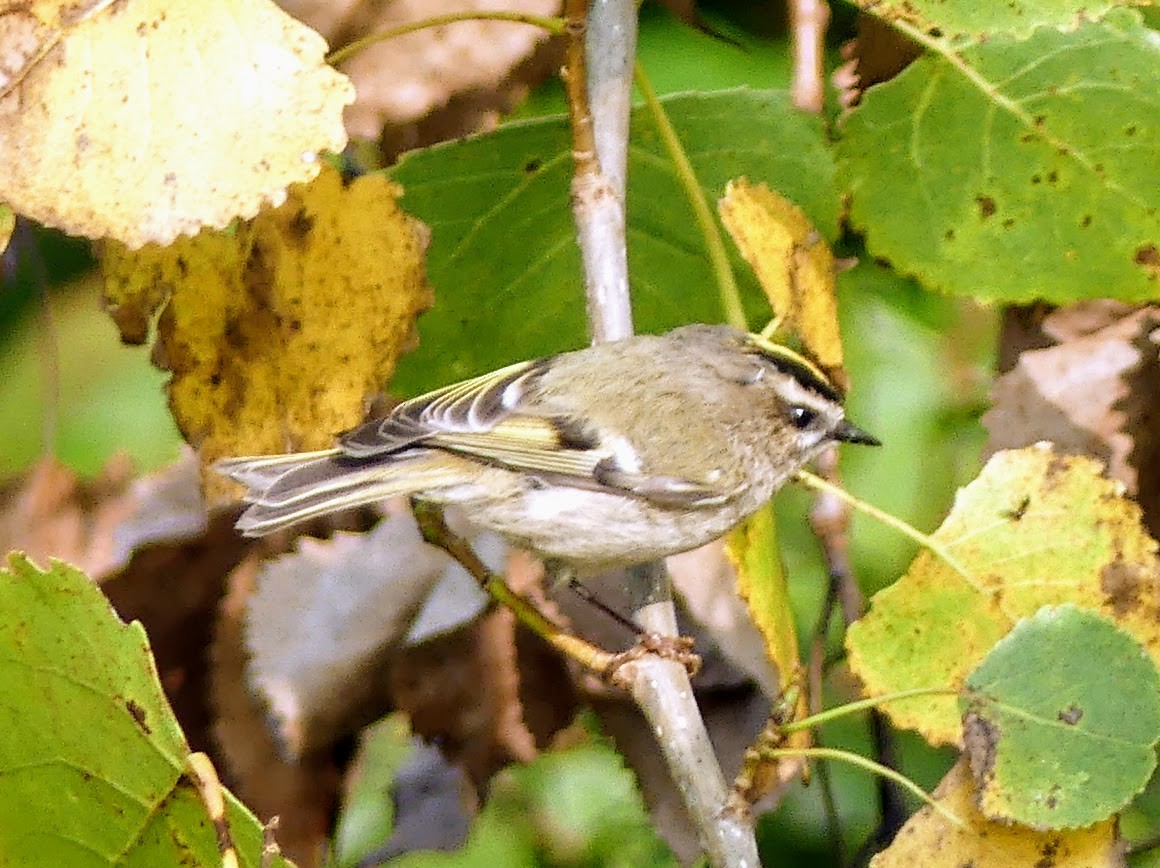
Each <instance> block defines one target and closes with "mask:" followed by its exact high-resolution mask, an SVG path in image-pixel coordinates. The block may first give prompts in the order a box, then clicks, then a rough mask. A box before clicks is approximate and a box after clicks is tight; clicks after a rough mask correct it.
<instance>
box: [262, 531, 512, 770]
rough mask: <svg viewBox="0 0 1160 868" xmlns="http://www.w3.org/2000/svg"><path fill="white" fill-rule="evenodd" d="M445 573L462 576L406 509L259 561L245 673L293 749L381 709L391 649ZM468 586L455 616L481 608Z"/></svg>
mask: <svg viewBox="0 0 1160 868" xmlns="http://www.w3.org/2000/svg"><path fill="white" fill-rule="evenodd" d="M475 544H476V546H477V548H480V551H481V553H482V554H483V556H484V557H486V558H487V560H489V561H493V562H494V561H495V559H496V558H497V557H499V558H502V554H501V553H500V550H499V547H501V546H502V543H500V542H499V539H498V537H495V536H494V535H492V536H489V537H488V538H487V539H485V540H482V546H481V541H480V540H476V541H475ZM447 572H458V573H461V574H464V575H465V571H464V570H463V568H462V567H460V566H458V565H457V564H454V563H453V562H452V561H451V559H450V558H449V557H448V556H447V555H446V554H445V553H444V552H443V551H441V550H440V549H437V548H435V547H434V546H431V545H429V544H427V543H426V542H424V541H423V538H422V535H421V534H420V532H419V528H418V525H417V524H416V523H415V519H414V518H413V517H412V515H411V513H410V512H409V511H407V510H406V509H402V510H400V511H397V512H396V513H394V514H392V515H389V516H388V517H387V518H385V519H384V520H383V521H381V522H379V524H378V525H376V526H375V527H374V528H373V529H372V530H371V531H369V532H368V533H365V534H347V533H337V534H335V535H334V537H333V538H331V539H329V540H326V541H321V540H313V539H309V538H301V539H300V540H299V544H298V549H297V551H295V552H294V553H292V554H288V555H284V556H282V557H279V558H276V559H274V560H271V561H269V562H267V563H265V564H263V566H262V567H261V569H260V570H259V574H258V577H257V590H256V591H255V593H254V594H253V596H252V597H251V599H250V603H249V611H248V613H247V615H246V635H245V641H246V648H247V651H248V655H249V659H250V662H249V666H248V669H247V672H248V680H249V684H250V686H251V688H252V689H253V691H254V692H255V694H256V695H257V696H258V697H259V698H260V699H261V700H262V701H263V702H264V703H265V704H266V706H267V707H268V709H269V711H270V714H271V717H272V719H273V721H274V723H275V724H276V727H277V732H278V737H279V739H280V740H281V743H282V745H283V747H284V749H285V750H286V751H287V753H288V754H289V755H290V756H291V757H300V756H302V755H303V754H306V753H310V752H311V751H314V750H317V749H319V748H321V747H325V746H327V745H330V744H332V743H333V742H334V741H335V739H336V738H338V737H339V736H343V735H346V734H348V733H350V732H353V731H355V730H357V729H358V727H360V726H363V725H365V724H367V723H369V722H370V721H372V720H375V719H376V718H378V717H379V716H380V715H382V714H383V713H384V712H385V711H386V707H385V694H384V685H385V683H386V682H385V678H386V670H387V667H388V666H389V665H390V660H391V655H392V653H393V651H394V649H395V648H396V647H398V646H399V645H401V644H402V643H403V641H404V638H405V637H406V636H407V634H408V632H409V630H410V629H411V627H412V624H413V623H414V621H415V620H416V616H417V615H418V613H419V612H420V610H421V609H422V608H423V606H424V603H425V601H426V600H427V598H428V597H429V596H430V594H431V592H432V588H433V587H435V586H436V584H437V583H438V582H439V580H440V579H441V578H442V577H443V576H444V574H445V573H447ZM469 581H470V580H469ZM476 593H477V596H476V598H475V600H474V602H475V605H474V606H473V607H471V608H468V609H466V610H465V611H462V612H460V613H459V614H460V621H461V622H462V621H464V620H466V619H469V618H471V617H473V616H475V615H477V614H478V613H479V611H480V610H481V609H482V600H481V599H480V597H481V596H482V591H479V590H478V587H477V588H476Z"/></svg>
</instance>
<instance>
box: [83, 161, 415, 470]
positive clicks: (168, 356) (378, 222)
mask: <svg viewBox="0 0 1160 868" xmlns="http://www.w3.org/2000/svg"><path fill="white" fill-rule="evenodd" d="M399 193H400V190H399V188H398V187H396V186H395V185H393V184H392V183H391V182H390V181H387V180H386V179H385V178H383V177H382V176H379V175H368V176H365V177H362V178H359V179H358V180H356V181H354V182H353V183H351V184H350V185H349V186H344V185H343V181H342V178H341V177H340V175H339V173H338V172H337V171H335V170H334V169H332V168H329V167H327V168H326V169H325V170H324V171H323V173H322V174H321V175H320V176H319V177H318V178H317V179H316V180H315V181H314V182H313V183H312V184H310V185H309V186H302V187H295V188H293V189H292V190H291V193H290V199H289V201H288V202H287V203H286V204H285V205H283V206H282V207H280V208H277V209H274V210H271V211H269V212H266V213H263V214H262V215H260V216H259V217H258V218H257V219H255V220H254V221H253V222H252V223H250V224H245V225H242V226H240V227H239V228H238V229H237V230H236V231H234V232H210V231H207V232H203V233H201V234H200V235H198V236H197V237H195V238H190V239H182V240H180V241H178V242H177V243H176V244H174V245H172V246H170V247H164V248H162V247H157V246H155V245H151V246H149V247H146V248H143V249H142V250H140V251H137V252H130V251H128V250H126V249H125V248H123V247H121V246H119V245H109V249H108V251H107V253H106V258H105V271H106V305H107V306H108V308H109V310H110V313H111V314H112V316H113V319H114V320H115V321H116V322H117V324H118V326H119V327H120V329H121V332H122V336H123V337H124V338H125V339H126V340H127V341H129V342H141V341H144V340H145V339H146V337H147V335H148V324H149V322H150V320H151V317H152V316H153V315H154V313H155V311H156V310H157V309H158V308H161V315H160V319H159V322H158V341H157V344H156V346H155V347H154V359H155V361H156V362H157V363H158V365H159V366H160V367H163V368H165V369H167V370H170V371H172V372H173V378H172V380H171V381H170V385H169V402H170V408H171V409H172V412H173V416H174V418H175V419H176V421H177V424H178V427H179V428H180V429H181V432H182V434H183V435H184V436H185V438H186V439H187V440H188V441H189V442H190V443H191V444H193V445H194V446H197V447H199V449H200V451H201V455H202V458H203V460H205V461H212V460H214V459H216V458H219V457H222V456H224V455H239V454H252V453H263V452H283V451H288V450H298V449H317V448H323V447H326V446H330V445H331V444H332V442H333V437H334V435H335V434H336V433H338V432H339V431H342V430H345V429H347V428H350V427H352V426H354V425H355V424H357V423H358V422H360V421H361V420H362V418H363V414H364V412H365V406H366V405H365V402H366V399H367V398H368V396H370V395H372V394H373V393H375V392H376V391H377V390H379V389H381V388H382V387H383V386H384V385H385V384H386V382H387V381H388V379H389V378H390V376H391V374H392V372H393V371H394V367H395V362H396V360H397V359H398V357H399V355H400V354H401V353H402V351H403V350H404V349H406V347H407V344H408V342H409V341H410V340H411V335H412V326H413V323H414V319H415V317H416V316H417V315H418V314H419V313H420V312H422V311H423V310H424V309H426V308H427V307H428V306H429V305H430V303H431V290H430V288H429V287H428V285H427V283H426V276H425V273H424V265H423V250H424V247H425V245H426V239H427V230H426V227H424V226H423V225H422V224H421V223H419V222H418V221H417V220H415V219H413V218H411V217H409V216H407V215H406V214H404V213H403V212H402V211H401V210H400V209H399V207H398V204H397V203H396V197H397V196H398V195H399ZM223 485H224V483H222V481H221V480H219V479H218V478H217V477H216V475H211V476H210V477H209V478H208V479H207V486H208V488H209V489H210V490H211V492H213V493H223V492H224V491H225V489H224V487H223Z"/></svg>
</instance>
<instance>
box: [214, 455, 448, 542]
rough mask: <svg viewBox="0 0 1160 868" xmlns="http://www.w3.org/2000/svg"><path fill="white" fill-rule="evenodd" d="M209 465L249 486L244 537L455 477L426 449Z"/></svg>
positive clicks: (229, 460)
mask: <svg viewBox="0 0 1160 868" xmlns="http://www.w3.org/2000/svg"><path fill="white" fill-rule="evenodd" d="M214 469H215V470H216V471H217V472H218V473H221V474H222V475H224V476H228V477H230V478H231V479H234V480H236V481H237V482H240V483H241V484H242V485H244V486H246V488H248V489H249V491H248V492H247V493H246V495H245V499H246V502H247V503H249V504H250V506H249V508H248V509H247V510H246V511H245V512H244V513H242V517H241V518H240V519H239V520H238V524H237V527H238V530H240V531H241V532H242V533H244V534H245V535H246V536H263V535H265V534H268V533H272V532H273V531H276V530H281V529H282V528H285V527H288V526H290V525H292V524H297V523H298V522H300V521H306V520H307V519H310V518H317V517H318V516H320V515H326V514H328V513H332V512H337V511H339V510H342V509H349V508H351V507H355V506H362V505H364V504H367V503H375V502H377V501H380V500H385V499H386V498H388V497H396V496H400V495H408V494H414V493H416V492H418V491H423V490H427V489H431V488H437V487H439V486H441V485H447V484H449V483H452V482H454V481H456V474H455V472H454V468H449V467H447V465H446V463H444V462H439V461H437V460H435V458H434V456H432V455H431V454H430V453H426V452H417V453H414V454H413V455H411V456H407V457H400V456H390V457H378V458H374V459H353V458H350V457H348V456H344V455H343V453H342V452H341V451H339V450H337V449H327V450H324V451H321V452H300V453H297V454H290V455H260V456H255V457H248V458H226V459H224V460H222V461H219V462H217V463H216V464H215V465H214Z"/></svg>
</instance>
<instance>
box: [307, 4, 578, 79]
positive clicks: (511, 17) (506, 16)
mask: <svg viewBox="0 0 1160 868" xmlns="http://www.w3.org/2000/svg"><path fill="white" fill-rule="evenodd" d="M460 21H511V22H512V23H514V24H529V25H531V26H532V27H539V28H541V29H543V30H547V31H548V32H549V33H551V34H552V35H553V36H559V35H560V34H561V33H563V32H564V21H563V19H561V18H553V17H551V16H547V15H530V14H528V13H525V12H504V11H500V10H496V11H494V12H488V11H484V10H472V11H465V12H451V13H449V14H447V15H435V16H433V17H431V18H423V19H421V20H419V21H409V22H407V23H406V24H400V25H399V26H398V27H390V28H388V29H386V30H380V31H379V32H378V33H371V34H369V35H368V36H363V37H361V38H359V39H356V40H355V41H354V42H351V43H348V44H347V45H344V46H343V47H342V48H339V49H336V50H335V51H332V52H331V53H330V54H329V55H328V56H327V58H326V62H327V63H329V64H330V65H331V66H338V64H340V63H342V62H343V61H344V60H349V59H350V58H351V57H353V56H354V55H356V54H358V53H359V52H360V51H363V50H365V49H367V48H370V47H371V46H372V45H377V44H378V43H380V42H386V41H387V40H388V39H395V38H396V37H399V36H406V35H407V34H408V33H414V32H416V31H417V30H426V29H427V28H428V27H442V26H443V25H445V24H456V23H458V22H460Z"/></svg>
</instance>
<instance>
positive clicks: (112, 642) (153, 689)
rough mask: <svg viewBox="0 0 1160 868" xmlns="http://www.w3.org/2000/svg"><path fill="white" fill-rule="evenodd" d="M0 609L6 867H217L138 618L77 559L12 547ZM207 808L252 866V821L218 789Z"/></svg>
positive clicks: (255, 841)
mask: <svg viewBox="0 0 1160 868" xmlns="http://www.w3.org/2000/svg"><path fill="white" fill-rule="evenodd" d="M0 610H3V612H4V618H3V619H0V683H3V685H4V702H3V703H2V704H0V732H2V733H3V736H2V737H0V816H3V817H19V818H20V822H19V823H11V822H5V823H0V854H4V859H5V861H8V862H12V861H13V859H15V860H16V861H19V862H20V864H40V865H76V864H97V863H102V864H109V865H112V864H138V865H176V864H196V865H213V864H218V865H220V864H221V851H220V848H219V846H218V836H217V834H216V832H215V824H214V822H213V820H212V818H211V817H210V816H209V815H208V813H207V807H206V805H205V804H204V803H202V801H201V800H200V799H199V798H198V795H197V793H196V791H195V790H194V788H192V787H191V786H190V784H189V780H188V778H187V776H186V774H185V772H186V759H187V757H188V755H189V753H190V751H189V746H188V744H187V743H186V739H185V736H184V735H183V733H182V732H181V729H180V728H179V726H178V724H177V720H176V718H174V716H173V712H172V710H171V709H170V707H169V705H168V703H167V702H166V700H165V694H164V693H163V692H162V689H161V684H160V683H159V682H158V679H157V672H156V670H155V668H154V665H153V660H152V658H151V656H150V654H149V645H148V642H147V641H146V639H145V632H144V630H143V629H142V628H141V625H140V624H138V623H136V622H133V623H130V624H125V623H123V622H122V621H121V619H120V618H118V617H117V615H116V613H114V612H113V610H112V608H111V607H110V605H109V602H108V601H107V600H106V599H105V597H104V596H103V595H102V594H101V591H100V590H99V589H98V588H97V586H96V585H95V584H94V583H93V581H92V580H91V579H89V578H88V577H87V576H85V575H84V574H83V573H81V572H79V571H78V570H76V569H74V568H73V567H69V566H67V565H65V564H61V563H59V562H57V563H54V564H53V565H52V567H51V568H50V569H49V570H47V571H41V570H39V569H37V568H36V567H35V566H34V565H33V564H32V563H31V562H29V561H28V560H27V559H26V558H24V557H22V556H20V555H18V554H12V555H10V556H9V558H8V566H7V569H0ZM62 793H67V794H68V797H67V798H61V794H62ZM216 802H217V804H218V805H220V807H221V808H223V809H224V819H225V821H226V822H227V823H228V825H229V828H230V830H231V832H232V837H233V840H234V842H235V844H236V847H237V851H238V855H239V857H240V862H241V865H242V866H245V868H256V866H257V865H258V864H259V862H260V859H261V856H260V852H261V850H262V843H263V842H262V837H263V835H262V827H261V826H260V825H259V824H258V822H257V820H256V819H255V818H254V816H253V814H251V813H250V812H249V811H248V810H246V809H245V808H244V807H242V806H241V804H240V803H239V802H238V801H237V800H236V799H235V798H234V797H233V796H232V795H231V794H229V793H228V792H222V791H220V790H219V791H218V792H217V795H216ZM219 813H222V812H219ZM273 864H274V865H285V864H286V863H285V861H284V860H281V859H275V860H274V863H273Z"/></svg>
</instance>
